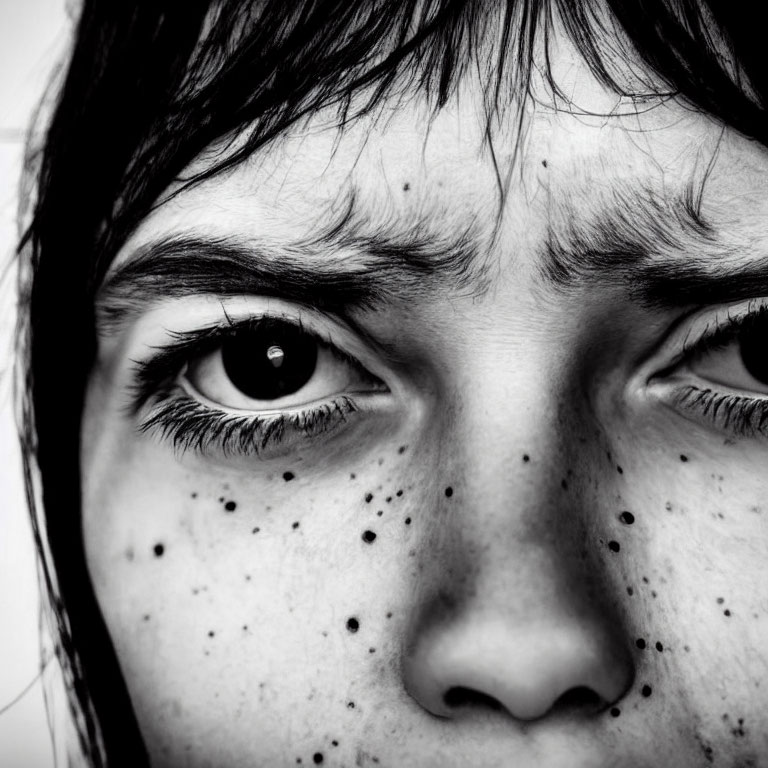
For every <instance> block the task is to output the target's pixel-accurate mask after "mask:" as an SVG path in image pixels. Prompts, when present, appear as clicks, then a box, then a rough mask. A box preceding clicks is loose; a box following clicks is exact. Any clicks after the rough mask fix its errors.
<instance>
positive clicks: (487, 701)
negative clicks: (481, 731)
mask: <svg viewBox="0 0 768 768" xmlns="http://www.w3.org/2000/svg"><path fill="white" fill-rule="evenodd" d="M443 701H444V702H445V706H446V707H450V708H451V709H458V708H459V707H472V706H475V707H487V708H488V709H496V710H499V709H503V707H502V705H501V703H500V702H499V701H497V700H496V699H494V698H493V696H488V695H487V694H485V693H481V692H480V691H475V690H473V689H472V688H462V687H461V686H457V687H454V688H449V689H448V691H446V693H445V695H444V696H443Z"/></svg>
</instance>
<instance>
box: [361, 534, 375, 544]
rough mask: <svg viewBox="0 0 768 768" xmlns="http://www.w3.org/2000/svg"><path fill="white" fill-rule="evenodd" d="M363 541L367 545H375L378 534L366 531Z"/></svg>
mask: <svg viewBox="0 0 768 768" xmlns="http://www.w3.org/2000/svg"><path fill="white" fill-rule="evenodd" d="M363 541H364V542H365V543H366V544H373V542H374V541H376V534H375V533H374V532H373V531H365V532H364V533H363Z"/></svg>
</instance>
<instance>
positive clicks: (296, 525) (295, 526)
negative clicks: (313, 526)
mask: <svg viewBox="0 0 768 768" xmlns="http://www.w3.org/2000/svg"><path fill="white" fill-rule="evenodd" d="M298 527H299V521H298V520H297V521H296V522H295V523H294V524H293V525H292V526H291V528H293V530H294V531H295V530H296V529H297V528H298Z"/></svg>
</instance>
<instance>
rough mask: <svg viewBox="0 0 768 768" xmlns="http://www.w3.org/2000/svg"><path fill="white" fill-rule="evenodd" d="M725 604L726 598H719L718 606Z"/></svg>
mask: <svg viewBox="0 0 768 768" xmlns="http://www.w3.org/2000/svg"><path fill="white" fill-rule="evenodd" d="M724 602H725V598H724V597H718V598H717V604H718V605H722V604H723V603H724Z"/></svg>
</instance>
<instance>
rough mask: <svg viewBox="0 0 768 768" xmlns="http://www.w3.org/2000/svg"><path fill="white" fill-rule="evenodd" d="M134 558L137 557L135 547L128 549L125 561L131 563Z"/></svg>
mask: <svg viewBox="0 0 768 768" xmlns="http://www.w3.org/2000/svg"><path fill="white" fill-rule="evenodd" d="M134 557H135V554H134V551H133V547H128V549H126V550H125V559H126V560H128V561H129V562H130V561H132V560H133V558H134Z"/></svg>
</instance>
